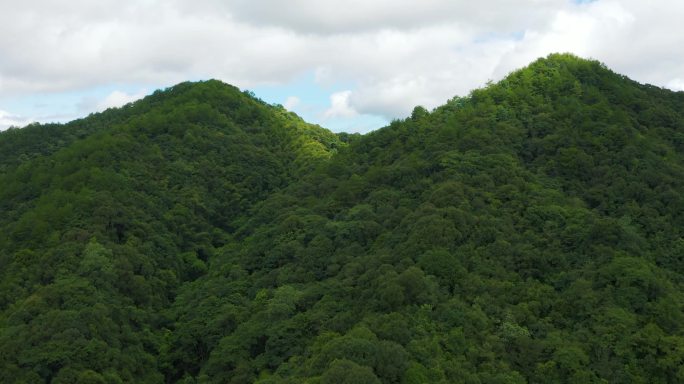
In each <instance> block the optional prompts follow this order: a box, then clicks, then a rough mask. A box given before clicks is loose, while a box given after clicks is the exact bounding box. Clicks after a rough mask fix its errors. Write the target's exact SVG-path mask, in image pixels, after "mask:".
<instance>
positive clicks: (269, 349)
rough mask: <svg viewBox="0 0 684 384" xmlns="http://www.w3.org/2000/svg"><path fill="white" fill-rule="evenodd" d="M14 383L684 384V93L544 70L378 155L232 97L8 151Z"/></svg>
mask: <svg viewBox="0 0 684 384" xmlns="http://www.w3.org/2000/svg"><path fill="white" fill-rule="evenodd" d="M0 149H1V150H2V151H1V152H2V155H1V157H0V185H2V186H3V188H2V189H0V212H2V215H1V216H0V367H2V369H0V381H2V382H8V383H10V382H27V383H33V382H50V383H73V382H82V383H91V382H93V383H100V382H101V383H119V382H149V383H161V382H169V383H171V382H183V383H195V382H197V383H245V382H259V383H300V382H309V383H427V382H430V383H433V382H434V383H440V382H442V383H452V382H460V383H608V382H610V383H639V382H642V383H677V382H682V381H684V369H683V368H682V367H683V366H684V238H683V236H684V197H683V196H684V93H681V92H679V93H674V92H670V91H667V90H663V89H660V88H656V87H652V86H647V85H641V84H638V83H636V82H634V81H632V80H630V79H627V78H625V77H624V76H621V75H619V74H616V73H614V72H612V71H610V70H609V69H607V68H605V66H603V65H602V64H600V63H598V62H595V61H588V60H583V59H579V58H576V57H574V56H571V55H551V56H549V57H547V58H544V59H539V60H537V61H535V62H534V63H532V64H530V65H529V66H528V67H526V68H523V69H521V70H518V71H516V72H514V73H512V74H510V75H509V76H508V77H507V78H505V79H504V80H502V81H500V82H499V83H496V84H491V85H489V86H488V87H486V88H484V89H480V90H475V91H473V92H472V93H471V94H470V95H469V96H467V97H463V98H460V97H456V98H454V99H452V100H450V101H449V102H447V103H446V104H445V105H444V106H442V107H439V108H437V109H435V110H434V111H427V110H425V109H424V108H421V107H417V108H416V109H414V111H413V113H412V115H411V116H410V117H408V118H407V119H405V120H401V121H394V122H393V123H392V124H390V126H388V127H385V128H382V129H379V130H378V131H375V132H372V133H370V134H367V135H364V136H349V135H334V134H332V133H330V132H328V131H326V130H324V129H322V128H320V127H316V126H311V125H309V124H306V123H305V122H303V121H302V120H301V119H299V118H298V117H296V116H294V115H293V114H290V113H288V112H286V111H284V110H283V109H282V108H278V107H273V106H269V105H266V104H264V103H263V102H260V101H259V100H257V99H254V98H253V97H251V96H250V95H248V94H244V93H241V92H239V91H238V90H237V89H235V88H233V87H231V86H227V85H225V84H222V83H220V82H216V81H210V82H205V83H196V84H191V83H184V84H180V85H178V86H175V87H173V88H171V89H168V90H166V91H162V92H158V93H155V94H154V95H152V96H150V97H148V98H146V99H144V100H142V101H139V102H136V103H134V104H132V105H129V106H127V107H125V108H122V109H119V110H110V111H107V112H105V113H103V114H98V115H92V116H90V117H88V118H86V119H83V120H79V121H76V122H73V123H70V124H66V125H58V126H31V127H27V128H23V129H19V130H13V131H10V132H5V133H0Z"/></svg>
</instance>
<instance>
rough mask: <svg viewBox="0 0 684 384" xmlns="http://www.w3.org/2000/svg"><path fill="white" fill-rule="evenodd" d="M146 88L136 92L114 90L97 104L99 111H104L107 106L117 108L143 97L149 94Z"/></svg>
mask: <svg viewBox="0 0 684 384" xmlns="http://www.w3.org/2000/svg"><path fill="white" fill-rule="evenodd" d="M147 93H148V92H147V91H146V90H141V91H139V92H137V93H134V94H129V93H126V92H121V91H114V92H112V93H110V94H109V95H107V97H105V98H104V99H103V100H101V101H100V102H99V103H98V104H97V110H98V111H104V110H105V109H107V108H116V107H121V106H123V105H126V104H128V103H131V102H133V101H136V100H139V99H142V98H143V97H145V95H147Z"/></svg>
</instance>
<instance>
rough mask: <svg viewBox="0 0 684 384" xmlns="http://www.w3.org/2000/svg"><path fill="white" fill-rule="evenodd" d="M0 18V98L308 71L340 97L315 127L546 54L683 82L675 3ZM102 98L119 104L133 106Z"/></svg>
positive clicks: (227, 0) (266, 7)
mask: <svg viewBox="0 0 684 384" xmlns="http://www.w3.org/2000/svg"><path fill="white" fill-rule="evenodd" d="M416 4H418V5H416ZM6 8H7V9H4V10H3V12H2V13H0V99H3V98H5V99H7V98H16V97H17V96H19V95H27V94H28V95H30V94H35V93H50V92H52V93H55V92H57V93H58V92H67V91H68V92H76V91H79V90H87V89H91V88H94V87H101V86H111V84H133V85H135V86H136V87H140V88H146V89H152V88H154V87H165V86H169V85H172V84H174V83H177V82H180V81H185V80H196V79H206V78H218V79H221V80H224V81H226V82H229V83H232V84H235V85H237V86H239V87H243V88H244V87H248V88H250V87H255V86H259V85H269V84H270V85H277V84H287V83H288V82H291V81H294V79H297V78H298V76H301V75H303V74H306V73H315V80H316V83H317V84H318V86H320V87H322V88H333V89H334V88H335V87H336V86H335V84H340V83H343V84H345V85H344V89H348V90H349V91H350V92H349V93H348V94H338V95H337V96H336V97H338V98H341V97H342V96H343V95H346V96H345V97H346V98H345V99H339V100H337V102H338V103H342V102H344V103H346V104H337V107H336V106H335V105H336V104H335V101H333V102H332V104H331V108H330V109H329V110H328V111H329V113H325V114H323V115H322V117H321V118H324V117H329V116H331V114H336V116H343V115H345V114H347V115H348V116H351V115H352V112H351V111H353V112H355V113H358V114H361V115H364V114H374V115H382V116H384V117H385V118H387V119H392V118H395V117H404V116H406V115H408V114H409V113H410V111H411V109H412V108H413V107H414V106H415V105H423V106H425V107H427V108H433V107H435V106H437V105H440V104H442V103H444V102H445V101H446V100H447V99H449V98H451V97H453V96H455V95H465V94H467V93H468V92H469V91H470V90H471V89H473V88H475V87H479V86H481V85H483V84H484V83H485V82H486V81H487V80H489V79H493V80H498V79H499V78H501V77H503V76H505V75H506V74H507V73H508V72H510V71H511V70H513V69H515V68H518V67H520V66H523V65H526V64H527V63H529V62H530V61H532V60H534V59H536V58H537V57H540V56H545V55H547V54H548V53H551V52H573V53H576V54H578V55H581V56H585V57H592V58H596V59H598V60H601V61H603V62H605V63H606V64H607V65H608V66H609V67H611V68H613V69H615V70H616V71H618V72H621V73H624V74H626V75H628V76H630V77H632V78H634V79H635V80H637V81H641V82H649V83H652V84H655V85H660V86H670V87H676V86H677V84H679V83H677V82H674V81H675V80H673V79H681V76H682V75H681V74H682V73H684V50H681V49H677V48H676V47H680V46H684V27H683V26H682V23H681V20H682V19H683V18H684V2H673V1H667V0H653V1H650V2H643V1H640V0H622V1H617V0H597V1H591V2H586V1H579V2H578V1H572V0H527V1H516V2H511V1H508V0H487V1H480V2H466V1H451V0H424V1H421V2H419V3H416V2H414V1H409V0H394V1H390V0H376V1H366V0H363V1H362V0H350V1H348V2H343V3H341V2H339V1H332V0H315V1H314V0H293V1H291V2H288V3H287V4H284V3H283V2H281V1H276V0H264V1H260V2H253V1H247V0H195V1H189V0H187V1H186V0H167V1H161V0H148V1H144V2H123V3H122V2H120V1H114V0H102V1H99V2H97V4H95V3H93V2H90V1H86V0H73V1H69V2H67V1H54V2H48V3H46V2H44V1H40V0H24V1H22V2H18V3H16V4H13V6H12V7H6ZM347 84H348V85H347ZM110 96H111V100H110V102H111V104H110V105H115V104H116V103H117V102H119V103H120V102H124V101H125V100H130V98H129V96H132V95H110ZM98 103H99V101H98V102H94V101H92V102H90V104H89V106H88V108H90V109H91V110H95V109H97V108H102V107H103V106H104V104H103V105H100V104H98ZM84 106H85V104H84ZM342 106H344V107H342Z"/></svg>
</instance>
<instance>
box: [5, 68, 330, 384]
mask: <svg viewBox="0 0 684 384" xmlns="http://www.w3.org/2000/svg"><path fill="white" fill-rule="evenodd" d="M114 115H115V116H116V118H113V117H112V116H114ZM103 121H104V122H105V123H103ZM111 121H116V122H115V123H111V124H110V123H108V122H111ZM81 127H85V128H84V130H83V131H88V133H87V134H84V135H83V137H79V135H73V134H72V133H71V131H72V130H73V131H79V130H80V128H81ZM27 129H29V131H27V134H28V135H29V136H30V137H31V139H36V137H35V136H34V135H33V133H34V132H35V131H37V130H39V129H41V127H29V128H27ZM46 131H47V132H46V133H44V134H42V135H44V139H43V141H42V142H40V143H38V144H37V145H33V143H30V144H31V145H30V146H27V147H21V146H16V141H15V142H12V144H13V145H15V147H14V149H13V150H14V151H15V155H17V154H19V153H21V155H19V156H23V157H24V161H23V162H22V163H21V164H19V165H15V162H13V161H11V160H10V161H7V162H5V163H4V165H5V166H6V168H5V171H4V172H3V173H2V174H0V185H3V188H2V190H1V191H0V211H2V212H3V214H2V216H1V217H0V233H1V234H2V235H1V236H0V265H1V266H2V268H0V278H1V280H0V281H1V283H0V310H2V316H1V317H0V319H1V320H0V321H1V323H0V324H1V327H2V333H0V339H1V342H0V345H2V348H1V349H2V351H1V353H0V356H2V361H3V367H4V368H3V369H2V370H1V371H2V372H3V375H5V376H3V377H2V379H0V381H3V382H12V380H17V381H21V380H25V381H27V382H39V381H40V380H45V381H51V380H52V382H75V381H76V379H75V376H76V375H85V376H84V377H89V375H95V374H94V372H96V371H97V372H100V373H99V374H102V375H104V377H106V378H107V377H108V378H109V379H108V380H110V381H111V380H114V379H113V378H116V377H118V378H120V379H121V380H123V381H125V382H131V381H151V382H154V381H158V380H161V377H162V376H161V375H160V374H159V373H158V369H157V367H156V362H155V355H156V354H157V349H158V344H159V343H160V339H159V337H161V336H160V335H158V334H154V331H158V330H159V329H160V325H161V324H163V323H164V319H163V317H160V315H159V313H158V312H159V310H160V309H162V308H164V307H166V306H168V305H169V304H170V303H171V302H172V301H173V298H174V296H175V292H176V289H177V288H178V287H179V286H180V284H182V283H183V282H184V281H188V280H192V279H194V278H196V277H197V276H199V275H201V274H203V273H204V272H205V271H206V262H207V261H208V259H209V258H210V257H211V255H212V253H213V252H214V249H215V248H216V247H220V246H221V245H223V244H224V243H226V242H227V241H229V238H230V233H231V232H232V231H233V229H234V228H237V227H238V226H239V225H240V222H241V221H243V220H244V218H245V217H246V215H247V213H248V210H249V207H250V206H251V205H252V204H253V203H254V202H256V201H259V200H261V199H264V198H265V197H266V196H268V194H270V193H272V192H273V191H274V190H276V189H278V188H280V187H281V186H283V185H285V184H287V183H288V182H289V181H290V180H292V179H293V178H295V177H296V175H297V174H299V173H300V172H304V171H305V170H306V169H307V167H310V166H312V164H315V163H316V162H317V161H322V160H324V159H325V158H327V157H329V156H330V153H331V151H334V148H335V146H338V145H340V142H339V140H337V138H336V136H334V135H333V134H331V133H329V132H328V131H325V130H323V129H321V128H318V127H314V126H311V125H308V124H306V123H304V122H303V121H301V120H300V119H299V118H298V117H296V116H293V115H291V114H289V113H287V112H285V111H284V110H282V109H277V108H274V107H271V106H268V105H266V104H264V103H263V102H260V101H259V100H255V99H254V98H252V97H250V96H248V95H244V94H242V93H241V92H239V91H238V90H237V89H236V88H233V87H230V86H227V85H225V84H222V83H219V82H216V81H210V82H205V83H198V84H189V83H187V84H180V85H177V86H175V87H173V88H171V89H169V90H166V91H165V92H159V93H156V94H155V95H152V96H150V97H148V98H146V99H144V100H142V101H140V102H137V103H135V104H133V105H130V106H128V107H126V108H124V109H122V110H114V111H108V112H105V113H104V114H101V115H95V116H91V117H89V118H87V119H84V120H82V121H79V122H75V123H72V124H69V125H66V126H63V127H62V126H49V127H47V128H46ZM53 132H57V133H55V134H54V135H53V134H52V133H53ZM64 132H69V137H70V138H69V139H67V140H63V137H65V136H64V135H63V134H62V133H64ZM22 134H24V131H23V130H18V131H16V132H9V133H3V134H2V135H0V143H6V141H11V140H12V139H14V138H15V137H21V135H22ZM58 142H59V143H60V144H55V143H58ZM36 147H37V148H47V149H46V150H45V152H44V153H35V152H34V148H36ZM22 151H23V152H24V153H22ZM79 372H80V373H79ZM22 378H23V379H22ZM84 380H85V379H84Z"/></svg>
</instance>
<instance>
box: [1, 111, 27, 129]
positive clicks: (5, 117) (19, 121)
mask: <svg viewBox="0 0 684 384" xmlns="http://www.w3.org/2000/svg"><path fill="white" fill-rule="evenodd" d="M31 122H32V120H31V119H29V118H26V117H22V116H17V115H14V114H12V113H10V112H7V111H3V110H0V131H4V130H5V129H7V128H9V127H23V126H25V125H27V124H29V123H31Z"/></svg>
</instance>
